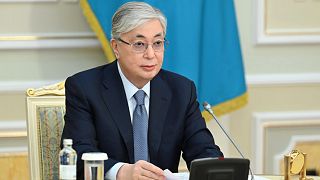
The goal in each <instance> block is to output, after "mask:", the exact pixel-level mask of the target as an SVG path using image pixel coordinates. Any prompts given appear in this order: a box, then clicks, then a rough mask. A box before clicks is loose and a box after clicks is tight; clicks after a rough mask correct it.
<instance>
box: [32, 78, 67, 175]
mask: <svg viewBox="0 0 320 180" xmlns="http://www.w3.org/2000/svg"><path fill="white" fill-rule="evenodd" d="M64 95H65V92H64V82H60V83H57V84H54V85H50V86H45V87H42V88H39V89H32V88H30V89H28V90H27V98H26V101H27V126H28V130H27V132H28V147H29V149H28V151H29V152H28V153H29V165H30V167H29V168H30V179H32V180H51V179H59V151H60V139H61V134H62V130H63V126H64V114H65V96H64Z"/></svg>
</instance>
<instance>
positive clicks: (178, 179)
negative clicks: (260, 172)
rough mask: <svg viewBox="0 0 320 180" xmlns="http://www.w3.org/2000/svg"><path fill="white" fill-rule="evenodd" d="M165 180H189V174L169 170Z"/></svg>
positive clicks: (166, 171) (255, 179)
mask: <svg viewBox="0 0 320 180" xmlns="http://www.w3.org/2000/svg"><path fill="white" fill-rule="evenodd" d="M164 175H165V177H166V180H189V172H183V173H172V172H171V171H170V170H169V169H166V170H164ZM248 180H251V176H250V175H249V176H248ZM254 180H270V179H268V178H264V177H261V176H256V175H254Z"/></svg>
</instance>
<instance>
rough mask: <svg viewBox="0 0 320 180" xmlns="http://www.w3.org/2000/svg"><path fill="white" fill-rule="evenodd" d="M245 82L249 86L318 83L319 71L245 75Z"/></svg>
mask: <svg viewBox="0 0 320 180" xmlns="http://www.w3.org/2000/svg"><path fill="white" fill-rule="evenodd" d="M246 82H247V84H248V85H249V86H283V85H299V84H320V73H295V74H293V73H292V74H256V75H246Z"/></svg>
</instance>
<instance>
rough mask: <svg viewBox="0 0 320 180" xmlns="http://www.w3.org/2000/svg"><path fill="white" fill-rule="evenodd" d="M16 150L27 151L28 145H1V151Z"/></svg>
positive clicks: (12, 151)
mask: <svg viewBox="0 0 320 180" xmlns="http://www.w3.org/2000/svg"><path fill="white" fill-rule="evenodd" d="M14 152H27V153H28V147H27V146H10V147H0V153H14Z"/></svg>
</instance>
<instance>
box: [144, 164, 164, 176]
mask: <svg viewBox="0 0 320 180" xmlns="http://www.w3.org/2000/svg"><path fill="white" fill-rule="evenodd" d="M141 167H142V168H143V169H144V170H147V171H151V172H152V173H155V174H156V175H158V176H164V172H163V170H162V169H160V168H159V167H157V166H155V165H153V164H151V163H149V162H147V161H142V162H141Z"/></svg>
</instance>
